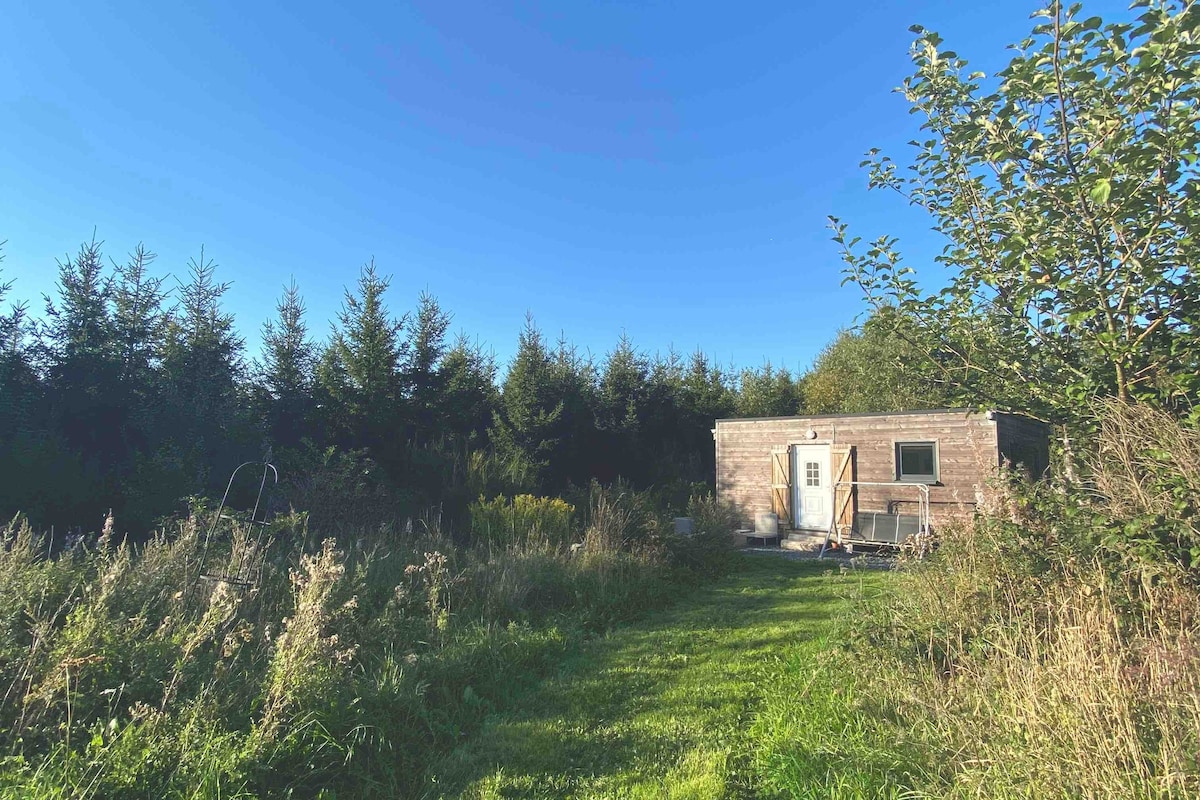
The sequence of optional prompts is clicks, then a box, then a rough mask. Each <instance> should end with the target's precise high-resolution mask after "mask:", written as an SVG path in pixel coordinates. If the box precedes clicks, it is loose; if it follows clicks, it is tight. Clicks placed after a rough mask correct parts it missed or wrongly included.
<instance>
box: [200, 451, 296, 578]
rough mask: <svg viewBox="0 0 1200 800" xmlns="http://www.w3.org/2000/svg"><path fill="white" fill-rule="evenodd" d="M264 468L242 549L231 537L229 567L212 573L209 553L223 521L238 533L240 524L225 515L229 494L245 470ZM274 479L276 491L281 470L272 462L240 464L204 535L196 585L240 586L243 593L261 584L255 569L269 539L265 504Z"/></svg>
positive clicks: (273, 484)
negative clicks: (269, 479)
mask: <svg viewBox="0 0 1200 800" xmlns="http://www.w3.org/2000/svg"><path fill="white" fill-rule="evenodd" d="M252 466H261V467H262V479H261V480H260V481H259V483H258V494H257V495H256V496H255V498H254V510H253V511H251V512H250V519H249V520H248V521H247V522H245V523H244V524H245V525H246V539H245V541H244V542H242V543H241V547H238V543H237V542H236V535H232V536H231V537H230V540H231V544H232V550H231V552H230V558H229V561H228V562H227V564H226V566H225V567H224V568H223V569H222V570H220V571H212V572H210V571H208V569H207V568H208V558H209V549H210V547H211V545H212V542H213V538H214V535H215V534H216V532H217V526H218V525H220V523H221V520H228V521H229V522H230V523H231V526H232V527H233V529H234V531H235V533H236V529H237V525H238V524H239V520H238V519H237V518H236V517H235V516H233V515H232V514H226V513H222V512H224V511H225V504H226V502H227V501H228V500H229V492H230V491H231V490H232V489H233V482H234V480H236V479H237V476H238V473H239V472H241V471H242V469H243V468H245V467H252ZM268 476H270V477H273V481H272V482H271V486H272V487H274V486H275V485H277V484H278V483H279V470H277V469H275V465H274V464H272V463H270V462H269V461H247V462H245V463H243V464H239V465H238V466H237V468H236V469H235V470H234V471H233V474H232V475H230V476H229V483H228V484H227V485H226V486H225V494H224V495H222V496H221V504H220V505H218V506H217V511H216V514H214V515H213V520H212V524H211V525H209V527H208V532H207V533H206V534H205V535H204V545H203V547H201V549H200V565H199V569H198V574H197V578H196V581H197V583H198V582H199V581H211V582H214V583H225V584H229V585H232V586H237V587H239V588H243V589H250V588H254V587H255V586H257V584H258V579H259V576H260V572H261V570H258V569H255V560H254V559H255V557H256V556H257V555H259V554H260V553H261V552H262V547H263V540H264V539H265V538H266V532H267V524H268V519H267V509H266V506H265V505H264V504H263V493H264V492H265V491H266V489H267V478H268ZM260 508H261V509H262V512H263V513H262V518H261V519H260V518H259V513H258V512H259V509H260Z"/></svg>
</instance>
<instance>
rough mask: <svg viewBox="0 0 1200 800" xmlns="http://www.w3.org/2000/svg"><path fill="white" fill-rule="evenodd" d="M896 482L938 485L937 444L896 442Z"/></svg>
mask: <svg viewBox="0 0 1200 800" xmlns="http://www.w3.org/2000/svg"><path fill="white" fill-rule="evenodd" d="M896 480H898V481H907V482H908V483H937V482H938V459H937V442H896Z"/></svg>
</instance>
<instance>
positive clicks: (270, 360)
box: [258, 280, 316, 447]
mask: <svg viewBox="0 0 1200 800" xmlns="http://www.w3.org/2000/svg"><path fill="white" fill-rule="evenodd" d="M275 308H276V311H277V312H278V315H279V316H278V319H277V320H274V321H272V320H268V321H267V322H266V323H265V324H264V325H263V356H262V364H261V365H259V367H258V380H259V383H260V386H261V389H262V391H263V393H264V394H265V421H266V426H267V434H268V436H269V438H270V440H271V442H272V443H274V444H276V445H279V446H282V447H295V446H297V445H299V444H300V440H301V439H302V438H304V436H306V435H308V433H309V425H310V424H311V422H312V411H313V373H314V370H315V368H316V345H315V344H314V343H313V342H312V340H311V339H309V338H308V326H307V325H306V324H305V322H304V300H303V298H302V297H301V296H300V289H299V287H297V286H296V282H295V281H294V280H293V281H292V282H291V283H290V284H288V286H287V287H285V289H284V292H283V296H282V297H280V298H279V302H278V304H277V305H276V306H275Z"/></svg>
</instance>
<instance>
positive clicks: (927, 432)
mask: <svg viewBox="0 0 1200 800" xmlns="http://www.w3.org/2000/svg"><path fill="white" fill-rule="evenodd" d="M809 430H812V431H815V432H816V434H817V438H816V439H808V438H806V433H807V432H808V431H809ZM918 441H936V442H937V443H938V464H939V472H940V474H939V477H940V481H939V483H938V484H937V485H934V486H930V487H929V498H930V505H931V511H932V515H933V519H934V522H935V523H936V522H937V520H938V518H939V517H942V518H944V517H945V516H946V515H947V514H955V513H964V512H969V511H970V510H973V509H974V507H975V505H976V504H977V503H978V502H980V501H981V500H982V499H983V495H984V493H985V492H986V490H987V484H988V481H989V479H991V478H992V477H993V476H994V475H995V474H996V468H997V466H998V464H999V460H1000V459H999V454H998V449H997V439H996V423H995V422H993V421H991V420H989V419H988V418H987V417H986V416H985V415H984V414H980V413H968V412H965V411H936V412H914V413H896V414H871V415H849V416H811V417H783V418H776V419H725V420H718V421H717V427H716V448H717V486H716V489H717V496H718V497H720V498H721V499H722V500H725V501H727V502H730V503H732V504H733V505H734V507H735V508H737V510H738V513H739V515H740V517H741V519H742V521H743V524H744V525H746V526H747V527H750V526H752V525H753V520H754V515H755V514H757V513H759V512H762V511H770V510H771V449H772V448H773V447H778V446H781V445H790V444H804V443H827V444H848V445H853V446H854V448H855V462H856V464H855V467H856V471H857V480H859V481H871V482H880V483H891V484H893V485H892V486H888V487H867V486H863V487H860V488H859V495H858V503H857V505H858V510H859V511H887V512H892V513H914V512H915V511H916V503H917V490H916V489H913V488H906V487H907V484H903V483H899V482H897V481H896V442H918Z"/></svg>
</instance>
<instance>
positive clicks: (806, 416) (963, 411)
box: [717, 408, 1013, 422]
mask: <svg viewBox="0 0 1200 800" xmlns="http://www.w3.org/2000/svg"><path fill="white" fill-rule="evenodd" d="M984 413H988V412H985V411H980V410H979V409H977V408H923V409H920V410H917V411H855V412H853V413H850V414H789V415H787V416H783V417H721V418H719V419H717V422H767V421H770V420H781V419H846V418H849V417H901V416H917V415H921V414H984ZM995 413H997V414H1011V413H1013V412H1010V411H997V412H995Z"/></svg>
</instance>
